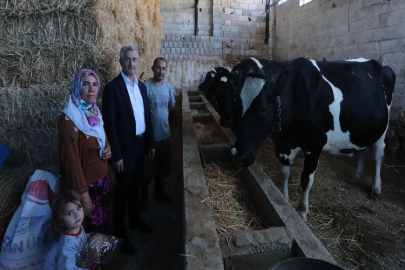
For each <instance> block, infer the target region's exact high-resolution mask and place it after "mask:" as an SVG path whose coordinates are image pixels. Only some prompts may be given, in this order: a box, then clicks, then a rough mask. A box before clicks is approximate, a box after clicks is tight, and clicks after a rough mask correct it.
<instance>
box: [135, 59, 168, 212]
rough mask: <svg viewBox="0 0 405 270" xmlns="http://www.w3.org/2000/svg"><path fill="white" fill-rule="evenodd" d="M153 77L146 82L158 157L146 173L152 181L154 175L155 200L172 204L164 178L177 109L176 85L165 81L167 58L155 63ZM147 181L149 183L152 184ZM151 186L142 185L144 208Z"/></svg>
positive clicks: (152, 161) (166, 171)
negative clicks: (173, 112) (171, 114)
mask: <svg viewBox="0 0 405 270" xmlns="http://www.w3.org/2000/svg"><path fill="white" fill-rule="evenodd" d="M152 71H153V78H151V79H149V80H147V81H145V86H146V88H147V94H148V100H149V105H150V113H151V120H152V126H153V132H154V137H155V158H154V159H153V160H150V167H149V168H147V170H148V171H147V172H146V173H145V174H146V176H147V177H149V181H150V179H151V178H152V176H153V177H154V181H155V199H156V200H157V201H160V202H162V203H171V201H172V199H171V197H170V196H169V195H168V194H166V193H165V191H164V178H166V177H169V175H170V171H171V142H170V126H169V110H173V109H174V104H175V99H174V95H173V91H172V88H171V86H170V84H169V83H168V82H166V81H165V80H164V78H165V75H166V71H167V61H166V60H165V59H164V58H162V57H159V58H156V59H155V61H154V62H153V66H152ZM149 181H147V183H149ZM147 191H148V189H147V186H145V187H143V188H142V206H141V208H143V210H145V209H146V208H147V205H148V203H147V202H148V197H147V194H148V192H147Z"/></svg>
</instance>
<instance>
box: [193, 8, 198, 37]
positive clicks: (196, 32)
mask: <svg viewBox="0 0 405 270" xmlns="http://www.w3.org/2000/svg"><path fill="white" fill-rule="evenodd" d="M198 1H199V0H195V25H194V35H195V36H198Z"/></svg>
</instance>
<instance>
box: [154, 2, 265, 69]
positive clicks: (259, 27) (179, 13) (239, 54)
mask: <svg viewBox="0 0 405 270" xmlns="http://www.w3.org/2000/svg"><path fill="white" fill-rule="evenodd" d="M194 5H195V1H194V0H188V1H184V0H172V1H170V2H169V1H168V0H161V12H162V18H163V31H164V34H165V40H164V42H163V43H162V46H161V48H162V49H161V54H162V55H163V56H164V57H166V58H167V59H169V60H212V59H218V58H226V59H228V60H229V61H234V62H236V61H237V58H244V57H249V56H254V57H260V58H269V49H270V48H271V46H272V44H271V39H270V45H268V44H265V42H264V39H265V29H266V22H265V18H266V16H265V15H266V14H265V0H200V1H199V4H198V29H199V31H198V36H194V27H195V26H194V23H195V20H194V16H195V15H194Z"/></svg>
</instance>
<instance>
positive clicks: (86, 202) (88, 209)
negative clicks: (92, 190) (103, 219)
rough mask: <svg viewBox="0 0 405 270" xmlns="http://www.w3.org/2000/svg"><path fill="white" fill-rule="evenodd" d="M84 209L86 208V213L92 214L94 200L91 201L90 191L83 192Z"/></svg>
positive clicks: (86, 214)
mask: <svg viewBox="0 0 405 270" xmlns="http://www.w3.org/2000/svg"><path fill="white" fill-rule="evenodd" d="M83 202H84V205H83V210H84V215H85V216H88V215H90V214H91V211H92V210H93V202H92V201H91V198H90V195H89V193H88V192H86V193H84V194H83Z"/></svg>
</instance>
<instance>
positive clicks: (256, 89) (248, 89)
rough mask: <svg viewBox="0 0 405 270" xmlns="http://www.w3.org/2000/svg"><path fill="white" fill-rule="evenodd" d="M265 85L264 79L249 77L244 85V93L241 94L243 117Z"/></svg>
mask: <svg viewBox="0 0 405 270" xmlns="http://www.w3.org/2000/svg"><path fill="white" fill-rule="evenodd" d="M264 83H265V81H264V79H260V78H253V77H247V79H246V81H245V83H244V84H243V88H242V91H241V92H240V98H241V99H242V107H243V113H242V116H243V115H244V114H245V112H246V111H247V109H249V107H250V105H251V104H252V102H253V100H254V99H255V98H256V97H257V96H258V95H259V93H260V91H262V88H263V85H264Z"/></svg>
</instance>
